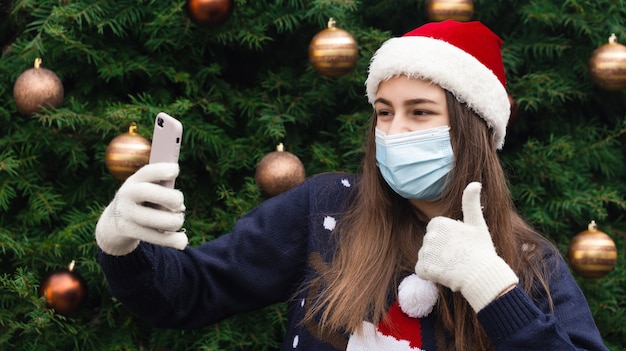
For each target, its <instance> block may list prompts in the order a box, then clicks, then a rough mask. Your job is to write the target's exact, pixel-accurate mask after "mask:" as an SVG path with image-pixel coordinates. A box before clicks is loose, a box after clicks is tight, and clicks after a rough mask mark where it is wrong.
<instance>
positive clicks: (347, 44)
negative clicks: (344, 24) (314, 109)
mask: <svg viewBox="0 0 626 351" xmlns="http://www.w3.org/2000/svg"><path fill="white" fill-rule="evenodd" d="M358 58H359V48H358V46H357V43H356V40H354V37H353V36H352V35H351V34H350V33H348V32H347V31H345V30H343V29H340V28H337V27H336V26H335V20H334V19H332V18H331V19H330V20H329V21H328V28H326V29H324V30H322V31H320V32H319V33H317V34H316V35H315V36H314V37H313V39H311V42H310V43H309V62H311V65H313V68H315V70H317V71H318V72H319V73H321V74H322V75H325V76H327V77H331V78H336V77H339V76H342V75H344V74H346V73H348V72H350V71H351V70H352V69H353V68H354V66H355V65H356V61H357V59H358Z"/></svg>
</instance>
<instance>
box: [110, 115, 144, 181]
mask: <svg viewBox="0 0 626 351" xmlns="http://www.w3.org/2000/svg"><path fill="white" fill-rule="evenodd" d="M151 148H152V145H151V144H150V141H148V139H146V138H144V137H142V136H141V135H139V133H137V125H136V124H135V123H133V124H131V126H130V127H129V128H128V132H127V133H123V134H120V135H118V136H116V137H115V138H113V139H112V140H111V142H109V145H108V146H107V148H106V152H105V163H106V166H107V169H108V170H109V172H111V174H112V175H113V176H114V177H115V178H117V179H119V180H122V181H123V180H126V178H128V177H130V176H131V175H132V174H133V173H135V172H136V171H137V170H138V169H139V168H141V167H143V166H145V165H146V164H148V162H149V161H150V149H151Z"/></svg>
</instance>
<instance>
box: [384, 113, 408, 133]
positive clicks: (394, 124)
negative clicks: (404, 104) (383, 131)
mask: <svg viewBox="0 0 626 351" xmlns="http://www.w3.org/2000/svg"><path fill="white" fill-rule="evenodd" d="M408 122H409V121H408V119H407V118H406V116H404V115H403V114H401V113H396V115H394V116H393V120H392V121H391V123H390V124H389V129H388V130H387V135H393V134H402V133H408V132H410V131H411V128H410V125H409V123H408Z"/></svg>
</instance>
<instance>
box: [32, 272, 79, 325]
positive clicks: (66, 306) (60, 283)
mask: <svg viewBox="0 0 626 351" xmlns="http://www.w3.org/2000/svg"><path fill="white" fill-rule="evenodd" d="M39 296H40V297H44V298H45V300H46V307H48V308H51V309H53V310H54V312H55V313H58V314H60V315H63V316H71V315H73V314H75V313H76V312H78V310H79V309H80V308H81V307H82V306H83V304H84V302H85V300H86V299H87V284H86V283H85V280H84V279H83V277H82V276H81V275H80V274H78V273H76V272H75V271H74V261H72V262H71V263H70V265H69V268H68V269H60V270H57V271H54V272H52V273H50V274H48V275H47V276H46V277H45V278H44V280H43V281H42V283H41V286H40V287H39Z"/></svg>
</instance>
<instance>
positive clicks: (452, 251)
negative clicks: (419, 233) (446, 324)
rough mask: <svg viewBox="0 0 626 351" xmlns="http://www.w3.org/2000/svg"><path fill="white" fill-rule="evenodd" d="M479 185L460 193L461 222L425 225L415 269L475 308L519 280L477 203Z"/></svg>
mask: <svg viewBox="0 0 626 351" xmlns="http://www.w3.org/2000/svg"><path fill="white" fill-rule="evenodd" d="M480 189H481V184H480V183H478V182H474V183H470V184H469V185H468V186H467V187H466V188H465V191H464V192H463V199H462V209H463V222H461V221H457V220H453V219H451V218H447V217H435V218H433V219H432V220H431V221H430V223H428V226H427V227H426V235H425V236H424V243H423V245H422V248H421V249H420V251H419V253H418V261H417V265H416V266H415V272H416V273H417V275H418V276H419V277H420V278H422V279H427V280H430V281H433V282H436V283H439V284H442V285H444V286H446V287H448V288H450V289H451V290H452V291H460V292H461V294H463V296H464V297H465V299H467V301H468V302H469V304H470V305H471V306H472V308H473V309H474V311H476V312H478V311H480V310H481V309H483V307H485V306H487V304H489V303H490V302H491V301H493V300H495V299H496V298H497V297H498V295H500V294H501V293H502V292H504V291H505V290H506V289H507V288H509V287H511V286H513V285H516V284H517V283H518V282H519V279H518V277H517V275H516V274H515V272H513V270H512V269H511V267H509V265H508V264H507V263H506V262H504V260H503V259H502V258H500V256H498V254H497V253H496V249H495V247H494V245H493V241H492V240H491V235H490V234H489V229H488V228H487V223H486V222H485V219H484V217H483V213H482V209H481V206H480Z"/></svg>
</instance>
